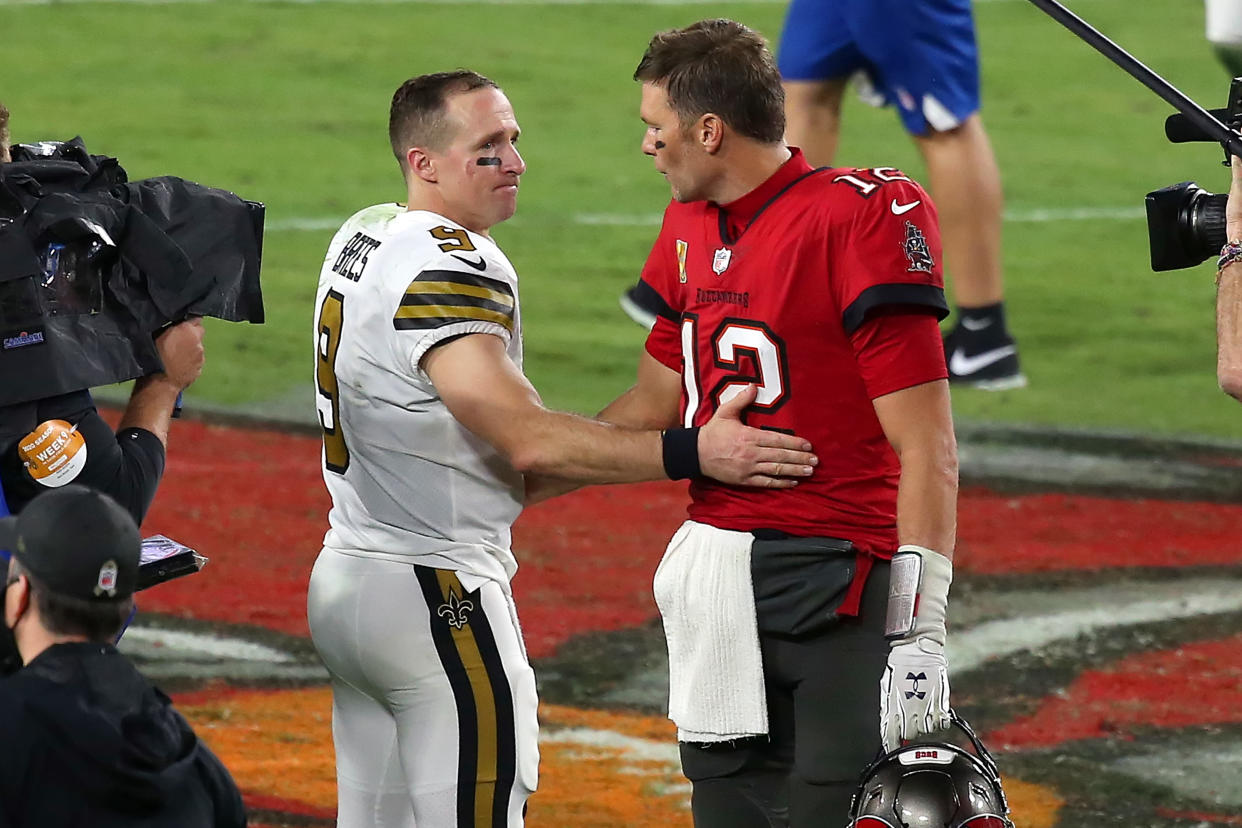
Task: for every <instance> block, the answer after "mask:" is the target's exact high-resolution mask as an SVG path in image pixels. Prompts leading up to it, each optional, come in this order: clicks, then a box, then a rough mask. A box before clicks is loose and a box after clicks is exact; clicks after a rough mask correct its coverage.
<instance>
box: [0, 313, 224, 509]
mask: <svg viewBox="0 0 1242 828" xmlns="http://www.w3.org/2000/svg"><path fill="white" fill-rule="evenodd" d="M155 347H156V349H157V350H158V351H159V355H160V359H161V360H163V362H164V370H163V371H162V372H160V373H156V374H150V375H148V376H145V377H142V378H140V379H138V380H136V381H135V382H134V388H133V391H132V393H131V394H130V398H129V403H128V404H127V405H126V407H125V412H124V413H123V414H122V415H121V422H120V424H119V425H118V427H117V431H116V433H115V434H114V433H113V431H112V429H111V428H110V427H109V426H108V424H107V423H106V422H104V420H103V418H102V417H101V416H100V415H99V412H98V411H97V410H96V408H95V403H94V401H93V400H92V399H91V395H90V392H89V391H88V390H86V389H82V390H80V391H75V392H72V393H69V394H61V395H58V396H55V397H49V398H47V399H42V400H35V401H32V402H29V403H19V404H17V405H10V406H4V407H0V485H3V487H4V495H5V498H6V500H7V501H8V506H9V510H10V511H12V512H14V513H16V512H18V511H20V510H21V509H22V507H24V506H25V505H26V503H27V502H29V501H30V500H32V499H33V498H34V497H36V496H37V495H39V494H40V493H42V492H44V491H47V487H49V486H59V485H63V484H64V483H67V482H70V480H72V481H73V482H77V483H81V484H84V485H87V486H90V487H92V488H96V489H99V490H100V491H103V492H106V493H108V494H109V495H111V496H112V497H113V498H115V499H116V500H117V501H118V502H120V503H121V505H123V506H124V507H125V508H126V510H128V511H129V513H130V514H131V515H132V516H133V518H134V520H135V522H139V523H141V521H142V518H143V516H144V515H145V514H146V512H147V508H148V507H149V506H150V505H151V500H152V499H153V498H154V497H155V489H156V487H157V486H158V485H159V481H160V478H161V477H162V476H163V473H164V458H165V451H166V448H167V445H168V428H169V423H170V421H171V418H172V414H173V409H174V407H175V406H176V402H177V395H178V394H179V393H181V391H182V390H184V389H185V388H187V387H189V385H190V384H191V383H193V382H194V380H196V379H197V378H198V376H199V374H200V373H202V370H203V359H204V352H203V323H202V320H200V319H189V320H186V321H185V322H181V323H178V324H176V325H173V326H171V327H170V328H168V329H167V330H166V331H164V332H163V333H162V334H161V335H160V336H159V337H158V338H157V339H156V340H155ZM77 438H80V439H77ZM57 441H63V442H64V443H65V445H64V446H54V445H53V444H54V443H56V442H57ZM24 446H25V447H27V448H28V449H30V450H28V451H23V447H24ZM47 448H53V449H54V450H53V453H52V454H51V455H49V456H48V458H47V459H44V460H40V459H39V454H40V453H41V451H43V450H46V449H47ZM70 452H73V454H72V455H70ZM64 456H68V460H67V461H66V462H64V463H63V464H62V465H61V466H60V467H59V468H58V469H52V470H49V471H48V473H47V474H43V472H44V470H47V469H49V467H50V466H51V465H53V464H54V463H56V462H58V460H59V459H60V458H62V457H64Z"/></svg>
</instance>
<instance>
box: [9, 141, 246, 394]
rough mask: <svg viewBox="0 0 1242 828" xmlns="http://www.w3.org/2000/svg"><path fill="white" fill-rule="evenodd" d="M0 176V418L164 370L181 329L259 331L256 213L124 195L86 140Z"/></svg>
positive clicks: (208, 196)
mask: <svg viewBox="0 0 1242 828" xmlns="http://www.w3.org/2000/svg"><path fill="white" fill-rule="evenodd" d="M13 158H14V161H13V162H12V163H9V164H0V406H5V405H12V404H16V403H22V402H27V401H30V400H34V399H41V398H45V397H49V396H53V395H56V394H63V393H68V392H71V391H76V390H79V389H82V388H90V387H94V386H99V385H108V384H112V383H117V382H123V381H125V380H129V379H134V378H136V377H140V376H144V375H146V374H150V373H154V372H156V371H159V370H161V369H162V367H163V366H162V364H161V363H160V359H159V355H158V352H157V351H156V349H155V345H154V342H153V339H152V336H153V334H155V333H156V332H158V331H159V330H160V329H161V328H163V327H164V326H166V325H169V324H172V323H175V322H179V321H181V320H183V319H185V318H186V317H189V316H212V317H216V318H220V319H225V320H228V321H233V322H237V321H247V322H253V323H260V322H262V321H263V297H262V291H261V289H260V285H259V265H260V260H261V255H262V236H263V205H262V204H258V203H256V202H249V201H246V200H244V199H242V198H240V197H239V196H236V195H234V194H233V193H230V192H228V191H225V190H219V189H214V188H211V187H205V186H203V185H200V184H196V183H194V182H191V181H186V180H184V179H180V178H176V177H172V176H165V177H160V178H148V179H143V180H141V181H135V182H128V181H127V177H126V175H125V171H124V169H123V168H121V166H120V165H119V164H118V163H117V162H116V159H112V158H107V157H106V156H92V155H90V154H89V153H87V152H86V149H85V147H84V146H83V145H82V142H81V139H79V138H75V139H74V140H73V141H69V142H65V143H43V144H19V145H17V146H15V147H14V148H13Z"/></svg>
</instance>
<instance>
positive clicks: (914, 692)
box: [905, 673, 927, 701]
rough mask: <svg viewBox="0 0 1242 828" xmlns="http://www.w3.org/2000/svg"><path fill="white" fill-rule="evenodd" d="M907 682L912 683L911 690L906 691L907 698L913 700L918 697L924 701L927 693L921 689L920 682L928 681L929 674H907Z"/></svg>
mask: <svg viewBox="0 0 1242 828" xmlns="http://www.w3.org/2000/svg"><path fill="white" fill-rule="evenodd" d="M906 681H908V682H911V684H910V689H909V690H906V691H905V694H906V698H907V699H912V698H914V697H915V696H917V697H918V698H919V700H920V701H922V699H923V697H924V696H926V695H927V693H926V692H925V691H923V690H920V689H919V682H920V681H927V673H917V674H915V673H906Z"/></svg>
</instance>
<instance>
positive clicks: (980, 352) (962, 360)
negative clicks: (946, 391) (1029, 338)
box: [944, 315, 1026, 391]
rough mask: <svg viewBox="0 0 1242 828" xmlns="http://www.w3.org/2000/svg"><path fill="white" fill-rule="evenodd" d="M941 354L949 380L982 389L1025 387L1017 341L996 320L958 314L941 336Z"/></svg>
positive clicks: (1001, 389) (997, 389)
mask: <svg viewBox="0 0 1242 828" xmlns="http://www.w3.org/2000/svg"><path fill="white" fill-rule="evenodd" d="M994 327H999V330H994ZM944 358H945V360H946V361H947V362H948V364H949V382H952V383H956V384H958V385H969V386H971V387H973V388H979V389H982V390H984V391H1008V390H1010V389H1012V388H1025V387H1026V376H1025V375H1024V374H1023V373H1022V371H1021V369H1020V368H1019V367H1018V346H1017V343H1015V342H1014V341H1013V337H1012V336H1010V335H1009V332H1008V331H1006V330H1005V329H1004V327H1003V323H1001V321H1000V320H997V319H988V318H986V317H985V318H978V317H971V316H968V315H962V316H960V317H958V321H957V326H956V327H954V328H953V330H952V331H950V332H949V333H948V335H946V336H945V338H944Z"/></svg>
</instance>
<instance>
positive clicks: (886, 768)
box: [849, 711, 1014, 828]
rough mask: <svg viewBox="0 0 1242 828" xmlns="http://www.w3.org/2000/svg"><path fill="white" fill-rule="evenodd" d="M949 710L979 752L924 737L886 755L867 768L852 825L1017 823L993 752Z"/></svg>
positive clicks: (957, 827)
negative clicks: (1010, 808)
mask: <svg viewBox="0 0 1242 828" xmlns="http://www.w3.org/2000/svg"><path fill="white" fill-rule="evenodd" d="M949 715H950V717H951V719H952V721H953V725H954V727H956V728H958V729H959V730H961V732H962V733H964V734H965V735H966V737H967V739H968V740H969V741H970V743H971V745H972V747H973V748H974V752H973V753H971V752H970V751H968V750H966V749H965V748H963V747H959V746H957V745H953V744H950V743H948V742H946V741H931V740H925V741H919V742H916V743H913V744H908V745H904V746H902V747H899V748H897V749H896V750H893V751H890V752H889V753H886V754H885V755H883V756H881V757H880V758H879V759H877V760H876V761H874V762H872V763H871V765H870V766H869V767H868V768H867V769H866V770H865V771H863V778H862V782H861V783H860V784H859V786H858V790H857V791H856V792H855V793H854V799H853V801H852V802H851V804H850V822H849V828H1014V824H1013V823H1012V822H1011V821H1010V820H1009V803H1008V802H1007V801H1006V800H1005V791H1004V790H1003V789H1002V788H1001V780H1000V773H999V772H998V771H997V770H996V763H995V762H994V761H993V760H992V756H991V754H989V753H988V751H987V748H985V747H984V746H983V743H982V742H980V741H979V737H977V736H975V734H974V731H972V730H971V729H970V727H969V725H967V724H966V722H965V721H964V720H963V719H961V718H960V717H959V716H958V715H957V714H956V713H953V712H952V711H950V713H949Z"/></svg>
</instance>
